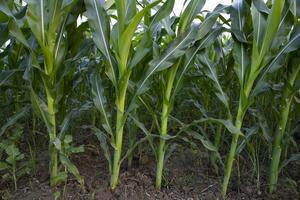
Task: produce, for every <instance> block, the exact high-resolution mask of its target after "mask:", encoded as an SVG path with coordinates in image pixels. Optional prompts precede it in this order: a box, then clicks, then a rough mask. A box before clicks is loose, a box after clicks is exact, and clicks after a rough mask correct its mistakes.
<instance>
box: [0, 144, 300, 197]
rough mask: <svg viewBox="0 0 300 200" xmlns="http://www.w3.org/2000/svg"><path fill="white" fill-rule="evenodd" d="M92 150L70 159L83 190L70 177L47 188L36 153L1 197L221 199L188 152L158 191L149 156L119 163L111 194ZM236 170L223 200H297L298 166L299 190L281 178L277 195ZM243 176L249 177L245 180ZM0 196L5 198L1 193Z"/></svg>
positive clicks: (296, 174)
mask: <svg viewBox="0 0 300 200" xmlns="http://www.w3.org/2000/svg"><path fill="white" fill-rule="evenodd" d="M96 149H97V148H89V147H87V148H86V150H85V152H84V153H80V154H77V155H74V156H73V157H72V161H73V162H74V164H76V166H77V167H78V169H79V171H80V173H81V175H83V176H84V178H85V184H84V186H81V185H80V184H78V183H77V182H76V180H75V178H73V177H72V176H70V177H69V179H68V182H67V183H66V184H65V185H62V186H59V187H57V188H51V187H50V186H49V177H48V166H47V162H48V161H47V157H45V156H44V155H45V154H46V151H45V152H41V153H39V156H38V158H37V160H38V169H37V173H36V175H32V176H31V177H24V178H22V179H20V180H19V182H18V186H19V189H18V190H17V191H13V190H10V189H9V188H12V187H11V186H9V185H8V184H6V183H4V182H3V181H0V194H1V193H2V195H0V198H1V196H3V195H4V194H5V193H6V194H7V196H9V197H8V199H15V200H52V199H54V196H53V194H54V192H55V191H61V194H62V195H63V196H64V199H66V200H86V199H96V200H102V199H103V200H115V199H116V200H144V199H145V200H155V199H163V200H181V199H186V200H196V199H197V200H198V199H199V200H200V199H201V200H202V199H203V200H206V199H207V200H218V199H222V196H221V192H220V190H219V189H220V185H221V178H222V177H221V175H216V174H215V173H214V172H213V170H212V168H211V166H210V165H209V164H208V161H207V160H208V159H207V158H206V157H201V154H199V153H197V154H195V153H191V152H190V151H189V150H184V151H181V152H175V153H174V154H173V155H172V156H171V158H170V159H169V161H168V162H167V165H166V172H165V177H164V186H163V189H162V190H161V191H157V190H156V189H155V187H154V183H155V176H154V175H155V160H154V159H153V158H152V157H151V156H147V155H146V156H144V157H142V159H141V160H139V161H138V160H137V159H136V160H134V163H133V166H132V167H131V168H128V167H127V166H126V164H127V163H124V166H123V168H122V172H121V174H120V184H119V187H118V188H117V189H116V191H115V192H111V191H110V189H109V173H108V167H107V161H106V160H105V158H104V157H103V154H102V153H101V152H97V151H96ZM240 170H241V174H242V176H241V180H242V181H241V182H242V183H241V184H239V181H238V178H237V173H236V171H234V172H233V178H232V180H231V184H230V188H229V192H228V196H227V198H226V199H230V200H231V199H232V200H236V199H243V200H248V199H249V200H250V199H261V200H263V199H274V200H275V199H276V200H277V199H288V200H294V199H295V200H296V199H300V196H299V193H300V187H299V186H300V171H299V169H298V168H297V166H294V167H293V169H292V170H291V172H292V173H290V174H291V178H293V180H296V182H297V184H298V187H297V188H295V187H291V186H290V185H289V184H288V183H287V182H286V181H285V180H281V183H280V187H279V188H278V192H277V193H276V194H273V195H268V194H267V191H266V190H267V185H266V180H264V178H263V177H262V178H261V180H260V189H258V187H257V182H253V181H250V180H253V178H252V177H250V174H251V173H250V172H251V168H248V169H240ZM247 177H248V178H247ZM4 196H5V195H4Z"/></svg>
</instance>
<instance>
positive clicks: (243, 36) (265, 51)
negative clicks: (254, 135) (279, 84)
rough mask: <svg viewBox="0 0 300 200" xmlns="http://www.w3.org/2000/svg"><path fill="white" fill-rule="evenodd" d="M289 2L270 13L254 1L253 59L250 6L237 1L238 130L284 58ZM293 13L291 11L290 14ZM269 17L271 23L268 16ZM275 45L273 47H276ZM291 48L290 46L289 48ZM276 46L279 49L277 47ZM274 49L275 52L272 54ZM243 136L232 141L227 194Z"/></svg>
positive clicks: (234, 10) (234, 19)
mask: <svg viewBox="0 0 300 200" xmlns="http://www.w3.org/2000/svg"><path fill="white" fill-rule="evenodd" d="M284 5H285V1H276V0H275V1H274V2H273V4H272V8H271V10H270V11H268V12H267V10H268V8H267V6H266V5H265V4H264V3H262V2H260V3H258V2H256V1H253V2H252V4H251V14H252V27H253V41H252V46H250V47H249V48H251V56H249V52H248V51H249V49H248V48H247V47H246V46H247V44H246V43H245V42H246V41H248V40H249V38H248V35H247V32H246V30H247V29H246V27H247V26H248V24H246V22H247V19H248V18H247V14H246V13H247V12H248V13H249V9H250V5H248V4H247V2H245V1H235V2H234V4H233V6H232V11H231V21H232V25H231V29H232V31H233V34H234V38H235V41H236V42H235V44H234V45H235V46H234V49H233V55H234V59H235V66H236V67H235V71H236V73H237V76H238V79H239V83H240V100H239V107H238V111H237V114H236V119H235V126H236V128H238V129H241V127H242V124H243V119H244V116H245V114H246V111H247V109H248V107H249V106H250V104H251V103H252V102H253V100H254V99H253V98H254V96H255V93H254V92H253V91H256V89H257V88H255V89H254V90H253V87H254V84H255V82H256V81H257V79H258V77H259V76H260V75H261V74H262V72H263V71H264V70H266V69H268V64H269V63H270V62H272V60H274V59H276V56H274V54H275V55H276V54H278V55H280V54H281V53H282V51H280V50H279V49H278V46H279V43H280V42H282V41H283V39H282V37H280V36H282V35H280V33H282V31H280V28H283V29H284V28H285V23H286V21H285V20H286V16H287V15H283V14H282V12H283V8H284ZM287 12H289V9H288V11H287ZM263 13H264V14H266V13H267V14H268V17H267V19H266V18H265V17H264V14H263ZM272 44H273V46H272ZM287 45H289V44H287ZM274 46H275V47H274ZM269 49H272V50H273V51H274V52H270V51H269ZM238 139H239V135H238V134H235V135H233V137H232V142H231V146H230V152H229V155H228V158H227V164H226V169H225V174H224V181H223V186H222V191H223V194H224V195H225V194H226V192H227V187H228V182H229V179H230V176H231V171H232V165H233V161H234V157H235V154H236V147H237V144H238Z"/></svg>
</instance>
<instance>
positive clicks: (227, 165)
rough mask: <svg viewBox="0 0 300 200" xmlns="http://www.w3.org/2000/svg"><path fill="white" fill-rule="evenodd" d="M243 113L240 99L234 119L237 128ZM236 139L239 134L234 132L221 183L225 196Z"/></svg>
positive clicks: (240, 125) (240, 124)
mask: <svg viewBox="0 0 300 200" xmlns="http://www.w3.org/2000/svg"><path fill="white" fill-rule="evenodd" d="M244 114H245V111H244V110H243V108H242V104H241V101H240V104H239V109H238V113H237V117H236V121H235V126H236V128H238V129H240V128H241V127H242V123H243V118H244ZM238 139H239V135H238V134H234V135H233V137H232V141H231V146H230V151H229V156H228V160H227V164H226V168H225V174H224V180H223V185H222V193H223V196H225V195H226V193H227V188H228V183H229V179H230V176H231V172H232V165H233V161H234V157H235V151H236V147H237V144H238Z"/></svg>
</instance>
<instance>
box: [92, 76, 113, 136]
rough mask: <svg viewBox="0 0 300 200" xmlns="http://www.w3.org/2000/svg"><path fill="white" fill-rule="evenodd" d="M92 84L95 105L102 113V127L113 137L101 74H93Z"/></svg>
mask: <svg viewBox="0 0 300 200" xmlns="http://www.w3.org/2000/svg"><path fill="white" fill-rule="evenodd" d="M90 82H91V86H92V94H93V100H94V104H95V106H96V108H97V109H98V110H99V111H100V113H101V121H102V126H103V128H104V129H105V130H106V132H107V133H109V134H110V135H111V136H113V131H112V128H111V125H110V114H109V112H108V108H107V100H106V97H105V95H104V90H103V87H102V84H101V77H100V74H99V73H98V72H95V73H94V74H92V75H91V78H90Z"/></svg>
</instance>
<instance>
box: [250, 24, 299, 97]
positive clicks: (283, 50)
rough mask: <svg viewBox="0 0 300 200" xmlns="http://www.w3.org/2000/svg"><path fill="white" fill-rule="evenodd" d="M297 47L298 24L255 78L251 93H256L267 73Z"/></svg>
mask: <svg viewBox="0 0 300 200" xmlns="http://www.w3.org/2000/svg"><path fill="white" fill-rule="evenodd" d="M299 47H300V26H299V25H298V26H296V27H294V30H293V32H292V34H291V37H290V39H289V41H288V43H287V44H286V45H284V46H283V47H282V48H281V49H280V50H279V52H278V53H277V54H276V56H275V57H274V58H273V59H272V62H270V64H269V65H268V66H267V67H266V68H265V69H264V71H263V73H262V74H261V75H260V76H259V78H258V80H257V84H256V86H255V88H254V89H253V95H255V94H258V93H259V92H260V91H261V90H262V88H263V85H264V82H265V79H266V78H267V75H268V74H269V73H271V72H274V71H275V69H276V66H277V65H278V63H279V62H280V60H281V59H282V58H283V57H284V56H285V55H287V54H288V53H290V52H293V51H295V50H297V49H299Z"/></svg>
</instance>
